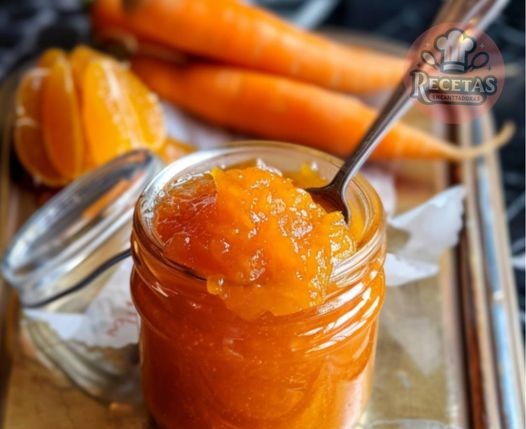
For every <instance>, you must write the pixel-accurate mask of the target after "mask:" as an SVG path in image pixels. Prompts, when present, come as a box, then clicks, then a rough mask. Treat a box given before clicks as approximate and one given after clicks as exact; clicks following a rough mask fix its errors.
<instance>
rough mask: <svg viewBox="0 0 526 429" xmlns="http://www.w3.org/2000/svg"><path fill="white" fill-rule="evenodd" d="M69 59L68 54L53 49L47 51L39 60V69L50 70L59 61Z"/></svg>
mask: <svg viewBox="0 0 526 429" xmlns="http://www.w3.org/2000/svg"><path fill="white" fill-rule="evenodd" d="M66 58H67V56H66V52H64V51H63V50H62V49H59V48H51V49H48V50H46V51H45V52H44V53H43V54H42V55H41V56H40V58H39V59H38V63H37V65H38V67H46V68H49V67H51V66H53V64H55V62H57V61H58V60H65V59H66Z"/></svg>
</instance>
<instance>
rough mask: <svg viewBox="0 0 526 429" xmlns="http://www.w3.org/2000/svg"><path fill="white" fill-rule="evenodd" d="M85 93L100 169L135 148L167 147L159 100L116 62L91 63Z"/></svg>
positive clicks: (88, 131)
mask: <svg viewBox="0 0 526 429" xmlns="http://www.w3.org/2000/svg"><path fill="white" fill-rule="evenodd" d="M82 93H83V94H84V95H83V112H82V113H83V119H84V123H85V124H86V125H85V126H86V134H87V137H88V143H89V146H90V149H91V153H92V156H93V160H94V162H95V163H96V164H97V165H98V164H102V163H104V162H107V161H108V160H110V159H112V158H114V157H116V156H118V155H121V154H123V153H125V152H127V151H129V150H132V149H135V148H139V147H147V148H150V149H152V150H157V149H159V148H160V147H161V146H162V145H163V142H164V140H165V138H166V128H165V124H164V115H163V112H162V109H161V106H160V105H159V102H158V100H157V98H156V96H155V95H154V94H153V93H151V92H150V91H149V90H148V89H147V88H146V87H145V86H144V85H143V84H142V82H141V81H140V80H139V79H137V78H136V77H135V76H134V75H133V74H132V73H131V72H130V71H129V70H127V69H126V68H124V67H123V66H121V65H120V64H119V63H117V62H116V61H113V60H111V59H107V58H98V59H94V60H91V61H90V62H89V64H88V65H87V67H86V70H85V71H84V75H83V81H82Z"/></svg>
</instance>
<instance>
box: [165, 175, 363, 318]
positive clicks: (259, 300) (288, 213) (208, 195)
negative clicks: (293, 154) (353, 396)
mask: <svg viewBox="0 0 526 429" xmlns="http://www.w3.org/2000/svg"><path fill="white" fill-rule="evenodd" d="M305 174H306V172H303V176H305ZM309 174H310V176H309V180H308V181H309V182H310V183H311V184H313V185H315V184H319V183H316V181H317V176H316V175H315V174H313V173H312V172H310V173H309ZM155 232H156V233H157V235H158V237H159V239H160V240H161V242H162V243H163V245H164V251H165V254H166V256H167V257H168V258H170V259H172V260H174V261H176V262H178V263H180V264H183V265H185V266H187V267H189V268H191V269H193V270H194V271H196V272H198V273H200V274H202V275H204V276H206V278H207V279H208V283H207V284H208V290H209V292H210V293H212V294H215V295H218V296H220V297H221V298H222V299H223V300H224V302H225V303H226V305H227V307H228V308H230V309H232V310H233V311H235V312H236V313H237V314H239V315H240V316H241V317H244V318H247V319H251V318H255V317H257V316H259V315H261V314H262V313H265V312H270V313H272V314H274V315H276V316H279V315H286V314H291V313H294V312H297V311H300V310H303V309H306V308H309V307H312V306H315V305H318V304H320V303H322V302H323V301H324V299H325V297H326V296H327V294H328V293H329V292H330V291H331V287H332V285H331V283H330V275H331V272H332V269H333V266H334V264H335V263H337V262H338V261H339V260H342V259H344V258H348V257H349V256H350V255H351V254H352V253H353V252H354V250H355V244H354V240H353V238H352V236H351V232H350V230H349V228H348V227H347V225H346V224H345V221H344V219H343V216H342V214H341V213H340V212H331V213H328V212H327V211H326V210H325V209H324V208H322V207H321V206H320V205H318V204H316V203H315V202H313V200H312V197H311V196H310V194H309V193H307V192H305V191H304V190H303V189H301V188H298V187H296V186H295V185H294V182H293V180H292V179H289V178H286V177H283V176H282V175H281V174H279V173H277V172H276V171H271V170H269V169H265V168H260V167H255V166H254V167H245V168H235V169H230V170H226V171H223V170H221V169H219V168H215V169H213V170H212V171H211V172H210V173H209V174H204V175H201V176H197V177H193V178H191V179H189V180H188V181H186V182H184V183H183V184H177V185H172V186H169V187H168V188H167V189H166V190H165V194H164V195H163V196H162V198H160V200H159V202H158V204H157V207H156V216H155Z"/></svg>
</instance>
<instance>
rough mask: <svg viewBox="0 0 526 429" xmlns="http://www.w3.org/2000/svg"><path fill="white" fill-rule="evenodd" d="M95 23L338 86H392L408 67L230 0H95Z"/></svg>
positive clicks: (198, 52) (370, 88) (363, 89)
mask: <svg viewBox="0 0 526 429" xmlns="http://www.w3.org/2000/svg"><path fill="white" fill-rule="evenodd" d="M130 4H131V5H130ZM124 5H128V6H127V7H126V6H124ZM92 23H93V25H94V27H95V29H96V30H97V31H99V32H104V31H107V30H108V28H111V27H117V28H121V29H124V30H127V31H130V32H131V33H134V34H136V35H137V36H138V37H139V38H146V39H148V40H155V41H157V42H158V43H160V44H163V45H167V46H170V47H172V48H175V49H178V50H182V51H184V52H188V53H190V54H195V55H198V56H203V57H206V58H210V59H214V60H218V61H220V62H226V63H229V64H232V65H236V66H242V67H246V68H250V69H254V70H259V71H263V72H267V73H272V74H278V75H282V76H287V77H290V78H293V79H296V80H301V81H305V82H310V83H313V84H316V85H319V86H324V87H328V88H330V89H334V90H338V91H349V92H354V93H365V92H371V91H378V90H382V89H386V88H390V87H393V86H394V85H395V84H396V83H397V82H398V81H399V80H400V78H401V77H402V74H403V72H404V67H405V62H404V61H403V60H401V59H398V58H394V57H390V56H387V55H383V54H380V53H375V52H371V51H369V50H366V49H363V48H357V47H346V46H345V47H344V46H342V45H339V44H337V43H334V42H331V41H329V40H327V39H324V38H322V37H320V36H316V35H314V34H310V33H308V32H306V31H303V30H301V29H298V28H295V27H293V26H292V25H290V24H288V23H286V22H284V21H282V20H280V19H279V18H277V17H275V16H273V15H271V14H270V13H267V12H265V11H264V10H262V9H259V8H257V7H254V6H250V5H246V4H243V3H242V2H237V1H233V0H178V1H174V0H97V1H95V4H94V6H93V9H92Z"/></svg>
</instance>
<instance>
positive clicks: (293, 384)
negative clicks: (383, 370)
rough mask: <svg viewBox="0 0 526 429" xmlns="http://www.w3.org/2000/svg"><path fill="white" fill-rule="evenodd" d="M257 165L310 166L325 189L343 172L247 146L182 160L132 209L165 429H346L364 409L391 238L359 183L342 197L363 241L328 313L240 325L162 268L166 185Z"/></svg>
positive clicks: (147, 337)
mask: <svg viewBox="0 0 526 429" xmlns="http://www.w3.org/2000/svg"><path fill="white" fill-rule="evenodd" d="M255 159H261V160H262V161H263V162H264V163H265V164H267V165H270V166H272V167H276V168H278V169H280V170H281V171H283V172H285V173H286V172H295V171H299V170H300V168H301V167H302V166H304V165H305V164H307V165H315V166H316V168H317V170H318V172H319V173H320V175H321V177H323V178H330V177H332V176H333V175H334V174H335V172H336V170H337V169H338V167H339V166H340V164H341V161H340V160H338V159H336V158H334V157H332V156H329V155H326V154H324V153H321V152H318V151H315V150H311V149H308V148H304V147H301V146H295V145H290V144H283V143H271V142H242V143H240V144H237V145H233V146H229V147H226V148H221V149H217V150H212V151H206V152H200V153H196V154H193V155H190V156H187V157H185V158H183V159H181V160H179V161H176V162H175V163H173V164H172V165H170V166H169V167H167V168H166V169H165V170H164V171H163V172H162V173H161V174H160V175H158V176H157V178H156V179H155V180H154V181H153V182H152V183H151V184H150V186H149V187H148V188H147V189H146V190H145V192H144V193H143V195H142V196H141V197H140V198H139V201H138V203H137V206H136V210H135V214H134V225H133V233H132V252H133V258H134V269H133V273H132V279H131V288H132V296H133V300H134V303H135V306H136V307H137V309H138V311H139V313H140V316H141V321H142V324H141V334H140V354H141V371H142V384H143V393H144V397H145V400H146V404H147V407H148V409H149V411H150V413H151V415H152V417H153V419H154V420H155V421H156V423H157V424H158V425H159V427H161V428H162V429H179V428H181V429H183V428H184V429H197V428H199V429H207V428H214V429H223V428H224V429H227V428H228V429H241V428H243V429H320V428H323V429H344V428H345V429H346V428H349V427H351V425H352V424H353V423H355V422H356V421H357V420H358V418H359V416H360V414H361V413H362V411H363V409H364V407H365V405H366V403H367V400H368V397H369V394H370V390H371V381H372V380H371V379H372V373H373V363H374V353H375V346H376V331H377V319H378V314H379V311H380V308H381V306H382V302H383V296H384V289H385V284H384V275H383V262H384V257H385V231H384V221H383V210H382V206H381V203H380V200H379V198H378V195H377V194H376V192H375V191H374V190H373V188H372V187H371V186H370V185H369V184H368V183H367V182H366V181H365V180H364V179H363V178H362V177H357V178H356V179H355V180H354V181H353V182H352V184H351V185H350V187H349V189H348V192H347V198H348V199H349V201H350V204H351V207H352V219H353V220H354V221H355V224H356V225H361V231H355V233H356V234H355V236H359V237H360V239H359V240H358V243H357V245H358V250H357V252H356V253H355V254H354V255H353V256H352V257H351V258H350V259H348V260H346V261H345V262H344V263H341V264H339V265H338V266H336V267H335V269H334V272H333V276H332V280H333V281H334V282H336V284H337V285H338V286H339V287H338V288H337V290H336V292H334V293H333V294H331V295H330V296H329V297H328V298H327V299H326V301H325V302H324V303H323V304H321V305H319V306H317V307H314V308H309V309H307V310H303V311H301V312H297V313H294V314H291V315H286V316H272V315H270V314H265V315H263V316H261V317H260V318H258V319H256V320H252V321H248V320H244V319H241V318H240V317H238V316H237V315H236V314H235V313H233V312H231V311H230V310H228V309H227V308H226V306H225V305H224V303H223V301H222V300H221V298H219V297H218V296H216V295H212V294H210V293H208V292H207V288H206V281H205V280H204V279H203V278H201V277H200V276H199V273H195V272H192V271H189V270H188V269H186V268H184V267H183V266H180V265H178V264H177V263H175V262H173V261H170V260H168V259H166V258H165V257H164V256H163V251H162V248H161V246H160V244H159V243H158V242H157V241H156V239H155V238H154V235H153V234H152V221H153V214H154V212H155V205H156V201H157V199H158V198H159V197H162V193H163V188H164V186H165V185H166V184H167V183H169V182H171V181H173V180H178V179H182V180H184V178H187V177H189V176H192V175H194V174H198V173H203V172H206V171H208V170H210V168H211V167H213V166H221V167H232V166H235V165H238V164H242V163H246V162H247V161H251V160H255Z"/></svg>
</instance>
